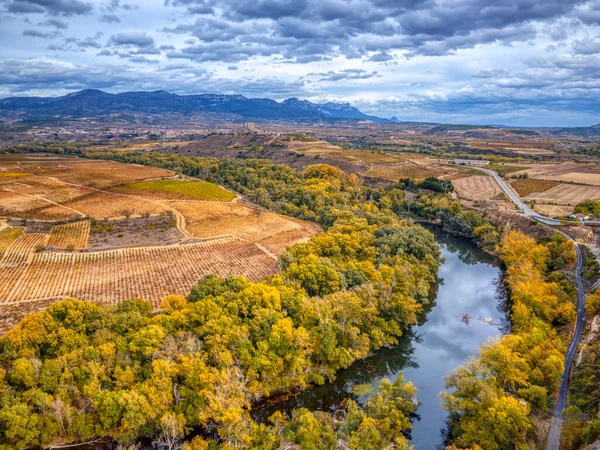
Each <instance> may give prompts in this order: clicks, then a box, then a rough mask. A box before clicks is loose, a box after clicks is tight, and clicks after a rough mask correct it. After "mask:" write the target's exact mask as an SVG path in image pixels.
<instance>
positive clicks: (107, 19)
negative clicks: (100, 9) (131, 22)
mask: <svg viewBox="0 0 600 450" xmlns="http://www.w3.org/2000/svg"><path fill="white" fill-rule="evenodd" d="M99 20H100V22H104V23H120V22H121V19H119V16H117V15H116V14H102V15H101V16H100V19H99Z"/></svg>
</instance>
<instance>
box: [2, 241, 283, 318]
mask: <svg viewBox="0 0 600 450" xmlns="http://www.w3.org/2000/svg"><path fill="white" fill-rule="evenodd" d="M22 236H25V239H27V242H26V243H24V242H19V241H23V240H24V239H23V238H19V239H17V240H16V241H14V243H13V244H11V245H10V246H9V248H8V250H7V252H6V253H5V255H4V257H3V258H2V260H0V302H1V303H19V302H24V303H28V302H31V301H34V300H43V299H62V298H65V297H73V298H79V299H86V300H92V301H96V302H99V303H108V302H110V303H115V302H118V301H121V300H126V299H128V298H132V297H141V298H144V299H146V300H149V301H151V302H152V304H153V305H154V306H155V307H157V306H158V305H159V303H160V301H161V299H162V298H164V297H165V296H167V295H171V294H180V295H186V294H187V293H188V292H189V290H190V289H191V287H192V286H193V285H194V284H195V283H196V282H197V281H198V280H199V279H201V278H202V277H203V276H205V275H208V274H211V273H215V274H217V275H220V276H245V277H246V278H248V279H250V280H254V281H258V280H260V279H262V278H263V277H265V276H268V275H272V274H274V273H275V272H276V271H277V263H276V261H275V260H274V259H273V258H272V257H270V256H269V255H267V254H266V253H265V252H264V251H262V250H261V249H260V248H258V247H257V246H256V245H255V244H252V243H250V242H247V241H244V240H241V239H238V238H235V237H227V238H221V239H215V240H211V241H207V242H200V243H195V244H189V245H172V246H167V247H137V248H128V249H121V250H109V251H104V252H95V253H79V252H75V253H69V252H67V253H33V252H32V250H33V247H34V246H35V244H37V243H39V242H43V241H44V240H45V239H47V238H48V235H41V236H40V235H34V234H27V235H22ZM17 245H19V248H20V250H21V251H20V253H19V252H17V251H12V249H13V248H14V247H16V246H17Z"/></svg>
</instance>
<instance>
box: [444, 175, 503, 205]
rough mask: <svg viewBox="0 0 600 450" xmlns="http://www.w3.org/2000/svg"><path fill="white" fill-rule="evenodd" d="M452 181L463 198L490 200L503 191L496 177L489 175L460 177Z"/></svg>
mask: <svg viewBox="0 0 600 450" xmlns="http://www.w3.org/2000/svg"><path fill="white" fill-rule="evenodd" d="M452 183H453V184H454V189H455V190H456V192H458V195H459V196H460V197H461V198H467V199H470V200H488V199H490V198H492V197H494V196H496V195H497V194H499V193H500V192H502V191H501V189H500V186H498V184H497V183H496V182H495V181H494V179H493V178H492V177H489V176H487V175H474V176H472V177H467V178H460V179H458V180H454V181H452Z"/></svg>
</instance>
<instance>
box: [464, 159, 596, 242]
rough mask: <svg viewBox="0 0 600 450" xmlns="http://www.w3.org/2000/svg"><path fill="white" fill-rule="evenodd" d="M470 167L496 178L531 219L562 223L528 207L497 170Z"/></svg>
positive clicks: (593, 221) (550, 223)
mask: <svg viewBox="0 0 600 450" xmlns="http://www.w3.org/2000/svg"><path fill="white" fill-rule="evenodd" d="M470 168H471V169H475V170H479V171H480V172H484V173H486V174H488V175H490V176H491V177H493V178H494V180H496V183H498V185H500V187H501V188H502V190H503V191H504V193H505V194H506V195H507V196H508V198H510V200H511V201H512V202H513V203H514V204H515V205H516V206H517V208H519V209H520V210H521V211H523V214H525V215H526V216H529V217H531V218H532V219H535V220H537V221H538V222H542V223H545V224H546V225H562V224H563V222H561V221H560V220H558V219H553V218H551V217H546V216H542V215H541V214H539V213H537V212H535V211H534V210H533V209H531V208H530V207H528V206H527V205H526V204H525V203H524V202H523V201H522V200H521V199H520V198H519V196H518V195H517V194H516V193H515V192H514V191H513V190H512V188H511V187H510V186H509V185H508V184H506V183H505V182H504V180H503V179H502V177H500V175H498V173H497V172H495V171H493V170H490V169H484V168H483V167H470ZM581 223H583V224H584V225H595V226H600V221H599V220H584V221H583V222H581ZM563 234H564V233H563ZM567 237H568V238H569V239H571V237H570V236H567Z"/></svg>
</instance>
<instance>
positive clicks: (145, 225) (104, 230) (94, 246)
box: [88, 214, 199, 251]
mask: <svg viewBox="0 0 600 450" xmlns="http://www.w3.org/2000/svg"><path fill="white" fill-rule="evenodd" d="M183 241H185V242H186V243H191V242H190V239H186V236H185V235H184V234H183V233H181V231H179V230H178V229H177V219H176V217H175V216H174V215H170V214H169V215H161V216H151V217H135V218H129V219H121V220H111V221H106V222H105V221H95V222H93V223H92V227H91V232H90V238H89V241H88V248H89V249H90V250H92V251H97V250H113V249H116V248H128V247H152V246H162V245H173V244H180V243H182V242H183ZM196 241H199V240H196Z"/></svg>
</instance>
